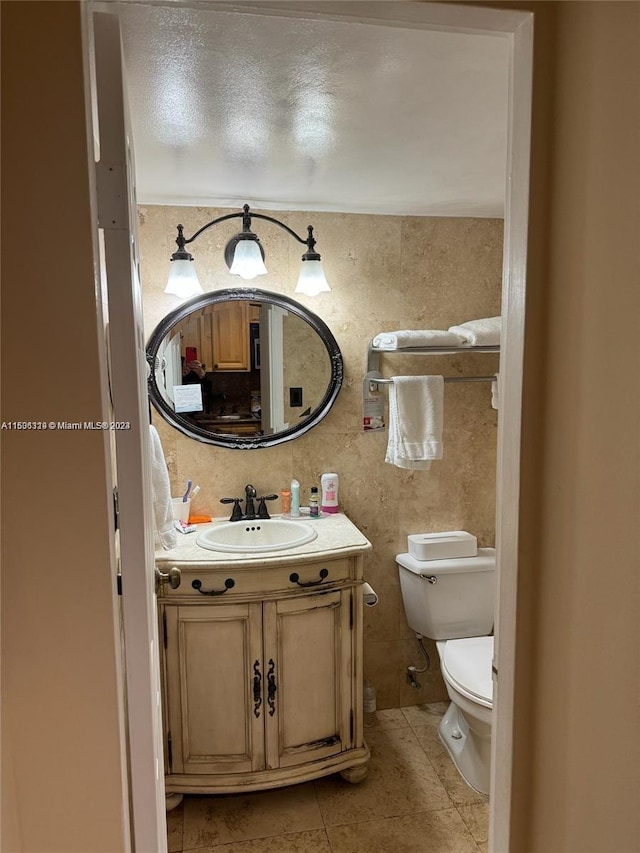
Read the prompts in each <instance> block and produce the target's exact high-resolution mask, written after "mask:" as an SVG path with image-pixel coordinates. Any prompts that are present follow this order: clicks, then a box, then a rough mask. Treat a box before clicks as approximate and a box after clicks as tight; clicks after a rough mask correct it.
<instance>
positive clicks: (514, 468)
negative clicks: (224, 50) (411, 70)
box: [149, 2, 532, 849]
mask: <svg viewBox="0 0 640 853" xmlns="http://www.w3.org/2000/svg"><path fill="white" fill-rule="evenodd" d="M149 6H150V7H152V6H153V4H149ZM179 8H180V9H181V10H183V11H184V13H185V14H188V12H189V7H188V4H186V5H185V6H181V7H179ZM207 8H209V9H211V10H212V11H215V10H218V11H224V12H226V13H227V14H231V12H230V11H229V6H228V5H227V4H224V3H218V4H216V3H213V4H210V6H208V7H207ZM233 12H234V13H236V14H243V13H246V14H251V15H254V16H256V17H258V18H259V17H260V16H264V17H265V19H272V18H273V17H277V16H279V15H285V17H286V16H291V17H293V18H296V19H297V20H298V21H305V20H309V19H312V20H314V21H318V20H328V21H336V20H338V21H341V22H344V23H352V24H353V23H358V24H361V25H363V26H367V25H376V26H386V27H391V28H403V29H408V30H418V31H419V30H422V31H432V30H437V31H439V32H460V31H463V32H465V33H467V34H469V33H471V34H473V33H477V34H478V35H484V36H486V35H487V34H488V33H492V34H499V37H500V38H502V39H504V40H505V41H506V42H507V44H508V51H509V57H510V71H509V84H510V85H509V110H508V131H507V136H508V147H507V169H506V172H507V175H508V180H507V182H506V193H505V210H504V216H505V236H504V263H503V302H502V315H503V319H504V320H506V322H505V327H506V330H505V334H504V337H503V348H502V357H501V366H500V372H501V377H502V390H503V393H502V400H501V418H500V425H499V431H498V466H497V477H498V497H497V507H496V510H497V512H496V546H497V550H498V576H499V583H498V596H497V605H498V614H499V616H498V630H497V632H496V660H495V668H496V670H497V671H498V673H499V686H500V689H499V691H496V692H497V693H498V696H497V699H496V701H495V703H494V706H495V727H494V739H493V750H494V754H493V779H492V793H493V796H492V803H493V808H492V819H491V823H492V832H491V835H492V839H493V847H494V849H506V845H505V843H504V839H506V837H507V828H508V822H509V812H510V785H509V779H510V764H511V717H512V695H511V689H512V684H513V665H514V664H513V637H514V634H515V627H514V626H515V585H516V577H517V574H516V573H517V509H518V501H517V497H518V472H519V433H520V395H521V362H522V349H523V338H524V334H523V333H524V286H525V260H526V225H527V207H528V152H529V130H530V127H529V122H530V119H529V114H530V100H531V91H530V90H531V37H532V21H531V16H530V15H528V14H524V13H517V12H502V11H495V10H489V9H477V8H473V9H471V8H463V7H455V6H452V7H442V6H430V5H428V4H399V3H389V4H387V3H373V4H369V3H367V4H363V3H340V4H339V6H338V4H332V3H319V4H314V6H313V12H312V11H311V10H310V8H309V4H303V3H284V2H281V3H268V4H264V3H263V4H259V9H258V7H257V5H256V4H250V3H249V4H241V5H237V4H236V5H234V6H233Z"/></svg>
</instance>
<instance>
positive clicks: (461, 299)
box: [139, 205, 502, 708]
mask: <svg viewBox="0 0 640 853" xmlns="http://www.w3.org/2000/svg"><path fill="white" fill-rule="evenodd" d="M229 212H231V211H229V210H223V209H217V208H216V209H214V208H188V207H166V208H165V207H160V206H153V205H147V206H144V207H141V208H140V209H139V237H140V251H141V278H142V286H143V295H144V314H145V328H146V332H147V335H149V334H150V332H151V331H152V329H153V327H154V326H155V325H156V324H157V323H158V322H159V320H160V319H161V318H162V317H163V316H164V315H165V314H166V313H168V312H169V311H171V310H173V308H175V307H176V305H177V304H179V303H178V300H176V298H175V297H170V296H165V295H164V294H163V293H162V291H163V289H164V286H165V282H166V276H167V273H168V258H169V256H170V254H171V252H172V251H173V250H174V243H173V241H174V240H175V234H176V231H175V226H176V225H177V224H178V222H180V223H182V224H183V225H184V226H185V234H187V235H188V236H190V235H191V234H192V233H193V232H194V231H196V230H197V229H198V228H199V227H201V226H202V225H203V224H204V223H205V222H207V221H209V220H210V219H213V218H215V217H217V216H220V215H223V214H225V213H229ZM260 212H264V213H267V214H271V215H274V216H275V217H276V218H278V219H281V220H283V221H285V222H286V224H288V225H289V226H290V227H292V228H293V229H294V230H296V231H297V232H298V233H300V234H306V227H307V225H308V224H310V223H311V224H313V226H314V231H315V236H316V239H317V241H318V246H317V248H318V250H319V251H320V253H321V254H322V262H323V266H324V268H325V272H326V274H327V277H328V279H329V281H330V283H331V286H332V288H333V289H332V291H331V293H328V294H321V295H320V296H319V297H317V298H308V297H301V298H300V299H299V301H300V302H301V303H302V304H304V305H305V306H306V307H308V308H309V309H310V310H311V311H312V312H314V313H315V314H317V315H318V316H319V317H321V318H322V319H323V320H324V321H325V322H326V323H327V325H328V326H329V328H330V329H331V331H332V333H333V335H334V336H335V338H336V340H337V342H338V345H339V346H340V349H341V351H342V355H343V360H344V383H343V387H342V390H341V392H340V395H339V396H338V399H337V400H336V403H335V405H334V406H333V408H332V410H331V411H330V412H329V414H328V416H327V417H326V418H325V420H324V421H323V422H322V423H321V424H319V425H318V426H317V427H316V428H315V429H313V430H311V431H310V432H308V433H307V434H305V435H304V436H302V437H300V438H298V439H296V440H295V441H291V442H288V443H286V444H283V445H280V446H278V447H275V448H267V449H265V450H260V451H254V452H246V451H237V450H228V449H225V448H218V447H213V446H211V445H207V444H204V443H201V442H197V441H194V440H192V439H189V438H187V437H185V436H183V435H181V434H179V433H178V432H177V431H176V430H174V429H173V428H171V427H169V426H168V425H166V424H164V423H163V422H162V421H161V420H160V418H159V417H158V416H157V415H155V416H154V423H156V424H157V426H158V429H159V432H160V437H161V439H162V443H163V447H164V450H165V455H166V457H167V464H168V467H169V473H170V477H171V480H172V484H173V487H174V490H175V493H176V494H177V493H179V492H180V490H181V489H182V488H183V487H184V484H185V483H186V480H187V479H188V478H190V479H193V480H194V482H198V483H199V485H200V486H201V491H200V494H199V495H198V497H197V499H196V502H194V504H193V511H194V512H198V513H203V514H207V513H208V514H211V515H213V516H220V515H224V514H225V511H226V508H223V507H222V506H221V505H220V504H219V500H220V498H222V497H229V496H230V497H235V496H239V495H240V494H241V492H242V489H243V487H244V485H245V484H246V483H253V484H254V485H255V487H256V488H257V489H258V490H259V491H263V492H279V491H280V490H281V489H282V488H286V487H288V485H289V483H290V482H291V479H292V478H293V477H296V478H297V479H298V480H299V481H300V483H301V486H302V500H303V503H304V502H306V501H307V499H308V492H309V487H310V486H311V485H314V484H318V485H319V479H320V475H321V474H322V472H323V471H336V472H337V473H338V474H339V476H340V505H341V508H342V509H343V510H344V511H345V512H346V513H347V514H348V515H349V517H350V518H351V519H352V520H353V522H354V523H355V524H356V525H357V526H358V527H359V528H360V529H361V530H362V532H363V533H364V534H365V535H366V536H367V537H368V538H369V540H370V541H371V542H372V544H373V551H372V552H371V553H369V554H368V555H366V558H365V576H366V579H367V580H368V581H369V582H370V583H371V584H372V585H373V586H374V588H375V589H376V591H377V592H378V594H379V595H380V603H379V605H378V606H377V607H376V608H374V609H372V610H370V611H367V612H366V614H365V636H364V642H365V660H366V671H367V675H368V677H369V678H371V680H372V681H373V682H374V684H375V686H376V688H377V693H378V707H379V708H390V707H397V706H398V705H399V704H414V703H421V702H427V701H438V700H441V699H445V698H446V691H445V689H444V684H443V683H442V680H441V678H440V675H439V667H438V666H437V655H435V648H434V649H433V653H434V656H432V657H433V660H434V662H435V663H436V665H435V666H434V668H433V670H432V672H431V673H430V674H428V675H427V677H426V678H424V677H423V676H422V677H420V680H421V682H422V683H423V689H421V690H413V689H412V688H411V687H410V686H409V685H408V684H407V682H406V667H407V665H408V664H409V663H415V664H416V665H420V666H421V665H422V664H421V658H420V657H418V656H417V653H416V648H415V641H414V639H413V637H414V634H413V632H412V631H411V629H410V628H409V626H408V625H407V623H406V619H405V617H404V607H403V605H402V598H401V594H400V586H399V581H398V571H397V567H396V564H395V555H396V554H398V553H401V552H404V551H406V549H407V542H406V537H407V534H409V533H420V532H429V531H437V530H452V529H466V530H469V531H471V532H472V533H474V534H475V535H476V536H477V537H478V541H479V544H480V545H493V544H494V535H495V534H494V514H495V446H496V426H497V412H495V411H494V410H493V409H491V407H490V399H491V398H490V386H489V385H488V384H485V383H468V384H466V383H465V384H452V383H449V384H448V385H447V386H445V425H444V435H443V442H444V458H443V460H442V461H438V462H434V463H433V465H432V466H431V470H430V471H428V472H425V471H405V470H401V469H399V468H396V467H394V466H392V465H388V464H386V463H385V461H384V456H385V450H386V443H387V434H386V432H384V433H375V434H364V433H362V432H361V417H362V379H363V376H364V374H365V372H366V348H367V344H368V342H369V340H370V339H371V338H372V337H373V336H374V335H375V334H376V333H377V332H379V331H381V330H383V329H386V330H390V329H394V328H438V327H439V328H448V326H450V325H452V324H453V323H459V322H464V321H465V320H470V319H474V318H476V317H487V316H494V315H496V314H498V313H499V311H500V293H501V277H502V221H501V220H497V219H460V218H439V217H410V216H408V217H399V216H368V215H361V214H346V213H340V214H334V213H300V212H285V213H283V212H281V211H280V212H278V211H276V212H273V213H272V212H270V211H260ZM253 225H254V230H255V231H256V232H257V233H258V234H259V235H260V239H261V242H262V243H263V245H264V248H265V251H266V263H267V268H268V269H269V274H268V275H266V276H261V277H260V278H258V279H256V280H254V282H253V284H254V285H255V286H256V287H258V288H261V289H265V290H272V291H274V292H276V293H283V294H286V295H288V296H293V291H294V288H295V284H296V280H297V275H298V268H299V264H300V256H301V254H302V252H303V251H304V246H302V245H301V244H298V243H296V242H295V241H294V240H292V239H291V238H290V237H289V236H288V235H287V234H286V233H285V232H284V231H282V230H281V229H279V228H277V227H276V226H274V225H270V224H268V223H260V222H259V221H258V220H254V223H253ZM239 229H240V220H239V219H237V220H232V221H231V222H229V223H223V224H222V225H220V226H214V227H213V228H211V229H210V230H208V231H207V232H205V233H203V234H202V236H201V237H199V238H198V239H197V240H196V241H194V243H193V244H190V247H191V250H192V252H193V255H194V257H195V259H196V261H195V262H196V264H197V266H198V274H199V276H200V280H201V282H202V284H203V287H204V288H205V290H210V289H219V288H223V287H231V286H236V282H235V281H234V280H232V279H231V278H230V277H229V275H228V272H227V269H226V266H225V264H224V260H223V255H222V253H223V249H224V246H225V243H226V242H227V240H228V239H229V237H231V236H232V235H233V234H235V233H236V232H237V231H238V230H239ZM497 368H498V361H497V358H496V357H495V356H479V355H467V356H458V357H455V358H453V357H447V358H434V357H426V356H422V357H420V356H415V357H413V356H411V357H409V356H402V355H393V354H392V355H385V356H383V357H382V369H383V372H384V373H385V375H387V376H390V375H393V374H394V373H427V372H428V373H444V374H447V375H461V374H464V375H473V374H474V373H475V374H476V375H491V374H493V373H494V372H495V371H496V370H497ZM270 508H272V510H273V511H274V512H277V511H279V504H278V503H274V504H273V505H272V506H271V507H270ZM329 522H330V520H329Z"/></svg>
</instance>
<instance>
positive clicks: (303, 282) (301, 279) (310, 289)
mask: <svg viewBox="0 0 640 853" xmlns="http://www.w3.org/2000/svg"><path fill="white" fill-rule="evenodd" d="M329 290H331V288H330V287H329V283H328V282H327V277H326V276H325V274H324V270H323V269H322V263H321V262H320V261H303V262H302V265H301V266H300V275H299V276H298V283H297V284H296V289H295V291H294V292H295V293H304V294H305V295H306V296H317V295H318V294H319V293H325V292H327V291H329Z"/></svg>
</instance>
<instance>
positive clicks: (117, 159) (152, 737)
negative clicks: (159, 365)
mask: <svg viewBox="0 0 640 853" xmlns="http://www.w3.org/2000/svg"><path fill="white" fill-rule="evenodd" d="M88 14H89V15H92V17H91V20H90V21H88V22H87V27H85V34H86V36H87V38H88V40H89V43H88V44H86V45H85V48H86V50H87V51H88V53H89V54H93V58H94V59H95V66H94V75H95V80H94V81H92V82H94V83H95V102H94V104H93V105H92V106H93V112H94V121H95V120H96V119H97V134H96V128H92V132H93V135H94V136H97V142H98V147H99V155H98V156H99V159H98V160H97V162H96V185H97V200H98V211H97V222H96V223H95V227H96V229H98V231H99V237H100V239H99V245H100V246H101V249H102V251H101V258H100V267H101V274H102V275H103V276H105V279H106V293H107V301H108V316H109V354H110V358H109V379H110V385H111V393H112V400H113V415H114V418H115V421H116V422H119V423H121V424H128V427H126V428H123V429H116V430H114V431H113V433H112V439H113V442H114V444H115V459H116V479H117V485H118V501H119V509H120V513H119V559H120V571H121V578H122V599H121V601H122V609H121V613H122V627H123V638H122V640H123V645H124V658H125V688H126V737H127V743H128V770H129V795H130V812H131V838H132V842H133V849H134V850H137V851H140V853H144V851H154V853H156V851H157V853H166V850H167V831H166V817H165V799H164V760H163V748H162V709H161V700H160V674H159V654H158V629H157V611H156V600H155V578H154V568H155V566H154V552H153V523H152V513H151V485H150V484H151V468H150V466H151V461H150V460H151V455H150V438H149V406H148V401H147V376H146V359H145V342H144V335H143V325H142V295H141V288H140V281H139V277H138V257H137V240H136V223H137V211H136V202H135V189H134V186H133V177H134V176H133V158H132V150H131V140H130V134H129V128H128V107H127V102H126V92H125V91H124V81H123V72H122V52H121V42H120V22H119V20H118V18H117V16H116V15H113V14H108V13H105V12H99V11H95V9H94V8H93V7H92V6H90V7H89V12H88ZM91 35H93V39H91Z"/></svg>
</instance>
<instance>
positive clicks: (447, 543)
mask: <svg viewBox="0 0 640 853" xmlns="http://www.w3.org/2000/svg"><path fill="white" fill-rule="evenodd" d="M407 540H408V542H409V553H410V554H411V556H412V557H413V558H414V559H416V560H424V561H427V560H448V559H455V558H456V557H475V556H477V554H478V540H477V539H476V537H475V536H473V535H472V534H471V533H467V531H466V530H446V531H444V532H443V533H412V534H411V535H410V536H407Z"/></svg>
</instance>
